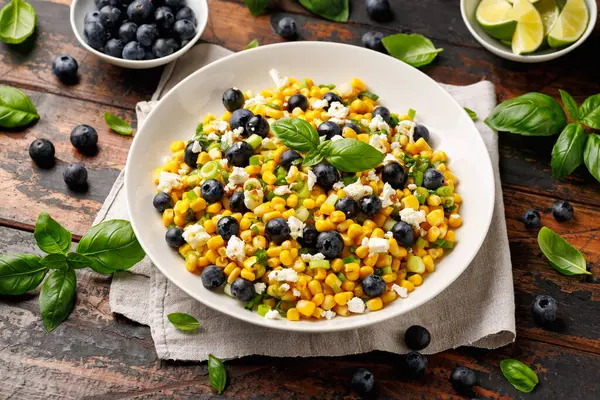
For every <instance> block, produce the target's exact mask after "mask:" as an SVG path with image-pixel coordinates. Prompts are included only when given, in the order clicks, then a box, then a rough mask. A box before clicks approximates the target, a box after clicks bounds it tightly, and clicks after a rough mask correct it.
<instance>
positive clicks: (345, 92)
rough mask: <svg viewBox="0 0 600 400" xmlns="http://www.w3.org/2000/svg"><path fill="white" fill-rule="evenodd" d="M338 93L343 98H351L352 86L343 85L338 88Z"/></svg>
mask: <svg viewBox="0 0 600 400" xmlns="http://www.w3.org/2000/svg"><path fill="white" fill-rule="evenodd" d="M337 89H338V92H340V94H341V95H342V96H350V95H351V94H352V91H353V90H352V86H350V84H348V83H342V84H341V85H340V86H338V88H337Z"/></svg>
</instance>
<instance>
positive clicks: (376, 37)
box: [362, 32, 387, 54]
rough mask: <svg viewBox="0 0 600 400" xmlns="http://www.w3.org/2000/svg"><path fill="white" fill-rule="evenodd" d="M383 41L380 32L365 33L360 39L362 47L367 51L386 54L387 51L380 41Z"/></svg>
mask: <svg viewBox="0 0 600 400" xmlns="http://www.w3.org/2000/svg"><path fill="white" fill-rule="evenodd" d="M381 39H383V33H381V32H367V33H365V34H364V35H363V37H362V43H363V46H365V47H366V48H367V49H371V50H375V51H378V52H380V53H384V54H387V50H386V48H385V46H384V45H383V42H382V41H381Z"/></svg>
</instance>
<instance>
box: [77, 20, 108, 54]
mask: <svg viewBox="0 0 600 400" xmlns="http://www.w3.org/2000/svg"><path fill="white" fill-rule="evenodd" d="M83 38H84V39H85V42H86V43H87V44H89V45H90V47H92V48H94V49H96V50H98V49H100V48H101V47H103V46H104V43H106V31H105V30H104V27H103V26H102V24H101V23H100V22H90V23H89V24H85V25H84V26H83Z"/></svg>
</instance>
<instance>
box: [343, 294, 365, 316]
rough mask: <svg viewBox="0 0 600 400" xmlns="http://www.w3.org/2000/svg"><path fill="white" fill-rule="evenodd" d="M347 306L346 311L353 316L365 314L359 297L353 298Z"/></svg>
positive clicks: (362, 302)
mask: <svg viewBox="0 0 600 400" xmlns="http://www.w3.org/2000/svg"><path fill="white" fill-rule="evenodd" d="M347 305H348V311H350V312H353V313H355V314H362V313H364V312H365V303H364V301H362V300H361V299H360V298H359V297H353V298H352V299H350V301H349V302H348V304H347Z"/></svg>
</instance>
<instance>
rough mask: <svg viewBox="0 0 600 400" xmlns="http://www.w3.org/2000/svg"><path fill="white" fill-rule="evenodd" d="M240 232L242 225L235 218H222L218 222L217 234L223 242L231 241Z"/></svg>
mask: <svg viewBox="0 0 600 400" xmlns="http://www.w3.org/2000/svg"><path fill="white" fill-rule="evenodd" d="M239 231H240V224H239V223H238V222H237V220H236V219H235V218H233V217H222V218H221V219H220V220H219V222H217V233H218V234H219V235H221V237H222V238H223V240H229V239H231V237H232V236H237V234H238V232H239Z"/></svg>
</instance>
